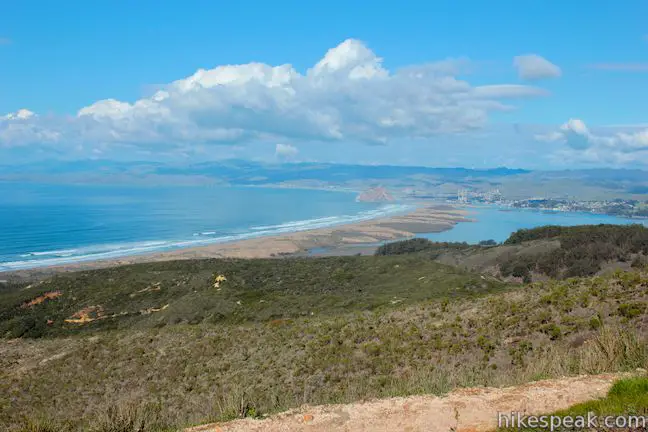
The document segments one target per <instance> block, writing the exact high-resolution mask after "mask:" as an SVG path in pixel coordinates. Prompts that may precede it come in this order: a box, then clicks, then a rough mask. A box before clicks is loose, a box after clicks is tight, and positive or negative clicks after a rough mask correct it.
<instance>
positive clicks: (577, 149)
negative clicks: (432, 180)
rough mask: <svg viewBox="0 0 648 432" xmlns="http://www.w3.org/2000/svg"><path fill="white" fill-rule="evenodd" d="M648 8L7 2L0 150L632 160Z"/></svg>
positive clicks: (639, 149) (22, 155) (647, 107)
mask: <svg viewBox="0 0 648 432" xmlns="http://www.w3.org/2000/svg"><path fill="white" fill-rule="evenodd" d="M647 16H648V3H647V2H645V1H639V0H637V1H632V0H627V1H623V2H596V3H591V2H581V1H571V2H564V1H563V2H560V1H526V2H514V1H509V0H506V1H498V2H484V1H425V2H423V1H421V2H413V1H412V2H371V3H369V2H342V1H326V2H317V3H315V2H303V1H300V2H297V1H291V2H288V1H283V2H261V1H258V2H250V1H247V2H246V1H239V2H214V1H182V2H176V1H168V2H159V1H157V2H154V1H138V2H127V1H111V2H107V1H96V2H87V1H67V2H51V1H24V2H8V3H7V4H3V6H2V12H1V13H0V117H2V120H0V158H2V159H3V160H4V161H5V163H12V162H20V161H25V160H33V159H39V158H62V159H74V158H88V157H93V158H109V159H119V158H122V159H146V158H148V159H152V160H170V161H177V160H187V161H193V160H204V159H218V158H227V157H243V158H250V159H260V160H276V159H277V158H279V159H282V160H321V161H339V162H346V163H349V162H360V163H401V164H419V163H423V164H427V165H439V166H447V165H465V166H480V167H481V166H498V165H501V164H507V165H513V166H520V167H530V168H561V167H565V166H568V167H581V166H639V165H640V166H644V165H646V164H648V21H647V20H646V19H645V17H647ZM345 41H346V42H345ZM336 47H337V48H338V49H337V51H335V52H332V53H331V55H330V56H328V60H326V59H327V57H326V56H327V52H330V51H329V50H332V49H335V48H336ZM526 56H533V58H531V57H526ZM516 58H518V60H519V62H517V64H518V66H517V67H516V66H515V64H516V60H515V59H516ZM340 59H342V60H340ZM538 59H539V60H538ZM525 61H526V63H525ZM538 61H540V62H541V63H540V64H539V63H538ZM318 62H319V63H320V64H321V65H320V66H321V67H320V68H319V69H318V68H317V67H316V65H317V64H318ZM322 62H324V63H322ZM251 63H254V64H261V65H262V67H261V66H259V67H253V68H250V67H249V65H250V64H251ZM520 64H522V66H520ZM225 65H234V67H233V68H231V69H228V70H226V71H225V70H222V69H221V70H220V72H218V71H217V70H216V69H215V68H218V67H222V66H225ZM236 65H244V66H243V67H241V66H236ZM245 65H248V66H247V67H246V66H245ZM282 65H287V66H286V67H284V68H281V67H282ZM288 65H289V66H288ZM201 68H202V69H205V70H207V72H209V71H210V70H215V71H216V72H213V73H212V75H213V76H211V78H209V76H210V74H209V73H207V74H206V75H205V74H203V76H202V77H201V76H195V75H194V74H195V73H196V71H197V70H199V69H201ZM273 68H279V69H273ZM316 69H318V70H316ZM309 70H310V72H309ZM419 70H424V71H425V73H424V76H423V77H418V78H415V77H414V76H413V74H414V72H412V71H419ZM354 71H355V72H354ZM403 71H405V72H403ZM364 73H368V75H366V76H365V75H362V74H364ZM417 73H418V72H417ZM223 74H225V75H227V76H226V77H225V78H223V77H224V76H225V75H223ZM358 74H360V75H362V76H360V75H358ZM192 75H193V76H194V79H193V80H191V82H192V83H193V84H191V85H190V86H187V85H183V84H182V83H180V84H176V85H172V83H174V82H176V83H178V80H185V81H186V79H187V78H188V77H191V76H192ZM204 76H207V78H205V77H204ZM250 76H252V78H250ZM223 80H225V81H223ZM277 89H281V90H277ZM160 92H163V93H164V97H163V98H162V97H157V99H154V98H155V97H156V95H158V96H160V95H161V94H162V93H160ZM107 100H108V101H112V102H111V103H109V104H106V103H102V101H107ZM138 101H140V102H141V101H144V102H145V103H139V105H138ZM151 101H153V102H151ZM113 102H114V103H113ZM149 102H150V103H149ZM89 107H90V108H91V109H87V108H89ZM84 109H85V111H84ZM21 110H22V111H21ZM570 120H571V121H570ZM644 126H645V127H644ZM151 130H154V133H151Z"/></svg>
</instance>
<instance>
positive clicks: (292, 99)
mask: <svg viewBox="0 0 648 432" xmlns="http://www.w3.org/2000/svg"><path fill="white" fill-rule="evenodd" d="M466 62H467V61H466V60H465V59H460V60H443V61H441V62H436V63H429V64H423V65H412V66H408V67H405V68H402V69H398V70H395V71H390V70H388V69H386V68H385V67H384V65H383V61H382V59H381V58H380V57H378V56H377V55H376V54H375V53H374V52H373V51H372V50H371V49H369V48H368V47H367V46H366V45H365V44H364V43H362V42H360V41H358V40H354V39H349V40H346V41H344V42H342V43H341V44H340V45H338V46H336V47H335V48H332V49H330V50H328V52H327V53H326V54H325V55H324V57H323V58H322V59H321V60H320V61H319V62H317V63H316V64H315V65H314V66H313V67H312V68H310V69H308V70H307V71H306V72H304V73H300V72H298V71H297V70H296V69H295V68H293V66H291V65H289V64H284V65H279V66H271V65H267V64H263V63H248V64H242V65H225V66H218V67H215V68H213V69H199V70H198V71H196V73H194V74H193V75H191V76H189V77H186V78H183V79H180V80H177V81H174V82H172V83H170V84H168V85H165V86H162V88H161V89H160V90H159V91H157V92H156V93H155V94H154V95H153V96H152V97H149V98H143V99H140V100H137V101H135V102H133V103H129V102H124V101H118V100H114V99H107V100H100V101H97V102H95V103H94V104H92V105H89V106H87V107H83V108H81V109H80V110H79V111H78V112H77V113H76V115H75V116H73V117H65V118H63V117H59V118H58V120H59V121H58V122H54V121H52V120H51V119H49V120H48V121H47V122H45V121H43V119H39V118H38V117H34V118H33V119H31V120H32V122H33V125H32V126H34V127H38V128H41V129H42V128H48V131H49V132H50V133H51V137H56V139H57V140H58V139H63V140H66V141H79V142H96V143H104V144H105V143H119V144H127V145H160V144H163V143H164V144H174V145H185V146H186V145H193V144H210V143H218V144H235V143H239V142H242V141H250V140H265V141H269V140H274V141H275V142H276V141H277V140H290V141H293V142H294V141H327V140H328V141H331V140H333V141H341V140H345V141H354V142H368V143H384V142H387V141H389V140H390V139H392V138H394V137H399V138H403V137H409V138H429V137H432V136H435V135H439V134H449V133H456V132H465V131H470V130H474V129H479V128H482V127H483V126H484V125H485V124H486V123H487V120H488V117H489V114H490V113H492V112H494V111H503V110H510V109H513V106H511V105H509V103H510V102H505V101H510V100H515V99H524V98H529V97H538V96H542V95H544V94H546V92H545V91H543V90H541V89H538V88H536V87H531V86H524V85H513V84H495V85H485V86H472V85H471V84H470V83H469V82H467V81H463V80H460V79H458V78H457V75H458V73H459V71H460V70H461V69H462V68H463V67H465V64H466ZM5 123H7V121H6V120H5V121H3V122H1V123H0V145H5V146H7V145H15V144H16V143H17V142H26V141H29V139H28V138H34V139H35V138H38V137H37V136H35V135H33V134H32V135H29V136H25V137H22V138H20V139H18V137H17V136H16V135H15V133H12V134H10V135H8V134H7V133H6V128H7V126H6V124H5ZM41 137H42V134H41ZM39 139H42V138H39Z"/></svg>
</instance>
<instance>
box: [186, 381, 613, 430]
mask: <svg viewBox="0 0 648 432" xmlns="http://www.w3.org/2000/svg"><path fill="white" fill-rule="evenodd" d="M622 376H623V375H621V374H606V375H595V376H579V377H573V378H562V379H553V380H545V381H538V382H534V383H529V384H524V385H521V386H516V387H508V388H489V387H483V388H466V389H460V390H455V391H453V392H452V393H450V394H448V395H447V396H444V397H435V396H411V397H405V398H390V399H384V400H373V401H367V402H359V403H353V404H348V405H322V406H314V407H310V406H303V407H301V408H299V409H295V410H291V411H287V412H285V413H282V414H278V415H276V416H272V417H268V418H266V419H264V420H253V419H241V420H235V421H231V422H226V423H219V424H216V423H214V424H210V425H204V426H198V427H194V428H189V429H185V432H240V431H264V432H280V431H288V430H289V431H311V432H313V431H316V432H329V431H353V432H365V431H366V432H369V431H372V432H374V431H376V432H381V431H384V432H387V431H389V432H392V431H408V432H418V431H421V432H423V431H425V432H435V431H439V432H447V431H451V430H452V431H457V432H468V431H470V432H478V431H489V430H493V429H495V428H496V427H497V413H498V412H501V413H509V414H510V413H511V412H520V413H525V414H526V415H539V414H546V413H551V412H554V411H557V410H561V409H566V408H568V407H570V406H572V405H575V404H578V403H582V402H585V401H588V400H592V399H596V398H599V397H603V396H605V394H606V393H607V391H608V390H609V389H610V387H611V386H612V384H613V383H614V381H616V380H617V379H619V378H621V377H622Z"/></svg>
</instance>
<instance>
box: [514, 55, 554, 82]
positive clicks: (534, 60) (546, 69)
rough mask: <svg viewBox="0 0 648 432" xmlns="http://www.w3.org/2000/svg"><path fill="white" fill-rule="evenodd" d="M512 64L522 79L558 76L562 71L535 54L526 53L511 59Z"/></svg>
mask: <svg viewBox="0 0 648 432" xmlns="http://www.w3.org/2000/svg"><path fill="white" fill-rule="evenodd" d="M513 66H514V67H515V68H516V69H517V71H518V75H519V76H520V78H522V79H524V80H530V81H532V80H539V79H545V78H558V77H559V76H560V75H562V71H561V70H560V68H559V67H558V66H556V65H555V64H553V63H551V62H550V61H549V60H547V59H546V58H544V57H541V56H539V55H537V54H526V55H521V56H517V57H515V58H514V59H513Z"/></svg>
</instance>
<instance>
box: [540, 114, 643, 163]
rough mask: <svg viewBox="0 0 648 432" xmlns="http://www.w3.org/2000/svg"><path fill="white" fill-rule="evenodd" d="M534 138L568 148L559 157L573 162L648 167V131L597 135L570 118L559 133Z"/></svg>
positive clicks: (581, 123)
mask: <svg viewBox="0 0 648 432" xmlns="http://www.w3.org/2000/svg"><path fill="white" fill-rule="evenodd" d="M535 139H536V140H537V141H541V142H557V143H562V144H564V145H565V146H566V148H565V149H562V150H560V151H559V152H558V154H557V155H558V157H560V158H564V160H566V161H570V162H572V161H577V162H578V161H580V162H592V163H611V164H629V163H633V162H636V163H642V164H648V128H647V129H644V130H639V131H637V130H633V131H618V132H614V133H608V134H600V133H598V134H597V133H593V132H592V131H591V130H590V129H589V128H588V127H587V125H586V124H585V122H583V121H582V120H579V119H570V120H569V121H567V122H566V123H564V124H563V125H562V126H560V128H559V130H558V131H554V132H551V133H548V134H543V135H536V137H535Z"/></svg>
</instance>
